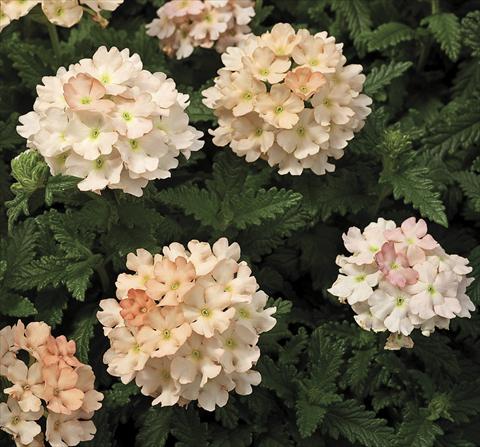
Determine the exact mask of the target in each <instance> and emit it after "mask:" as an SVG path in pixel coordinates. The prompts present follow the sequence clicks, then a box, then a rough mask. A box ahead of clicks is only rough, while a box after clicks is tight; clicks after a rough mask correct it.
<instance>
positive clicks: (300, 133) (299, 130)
mask: <svg viewBox="0 0 480 447" xmlns="http://www.w3.org/2000/svg"><path fill="white" fill-rule="evenodd" d="M297 134H298V136H300V137H303V136H304V135H305V127H303V126H300V127H299V128H298V129H297Z"/></svg>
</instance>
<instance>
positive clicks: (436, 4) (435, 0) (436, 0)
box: [431, 0, 440, 15]
mask: <svg viewBox="0 0 480 447" xmlns="http://www.w3.org/2000/svg"><path fill="white" fill-rule="evenodd" d="M431 5H432V15H434V14H438V13H439V12H440V0H431Z"/></svg>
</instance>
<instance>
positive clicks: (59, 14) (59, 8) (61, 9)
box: [55, 6, 63, 17]
mask: <svg viewBox="0 0 480 447" xmlns="http://www.w3.org/2000/svg"><path fill="white" fill-rule="evenodd" d="M62 14H63V8H62V7H61V6H59V7H58V8H57V9H56V10H55V15H56V16H57V17H60V16H61V15H62Z"/></svg>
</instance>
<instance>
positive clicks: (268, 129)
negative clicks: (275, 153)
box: [231, 113, 275, 161]
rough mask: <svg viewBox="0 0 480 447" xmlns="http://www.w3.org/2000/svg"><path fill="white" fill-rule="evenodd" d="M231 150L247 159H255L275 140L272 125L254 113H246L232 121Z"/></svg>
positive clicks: (266, 150)
mask: <svg viewBox="0 0 480 447" xmlns="http://www.w3.org/2000/svg"><path fill="white" fill-rule="evenodd" d="M232 128H233V132H234V133H233V138H234V141H232V143H231V147H232V150H233V151H234V152H235V153H236V154H237V155H240V156H245V157H246V160H247V161H255V160H258V158H259V157H260V156H261V155H262V154H265V153H266V152H268V150H269V149H270V148H271V147H272V145H273V143H274V141H275V133H274V132H273V127H272V126H270V124H268V123H266V122H265V121H264V120H263V119H261V118H260V117H259V116H258V115H257V114H256V113H250V114H247V115H245V116H243V117H241V118H238V119H236V120H234V121H233V122H232Z"/></svg>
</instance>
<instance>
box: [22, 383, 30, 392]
mask: <svg viewBox="0 0 480 447" xmlns="http://www.w3.org/2000/svg"><path fill="white" fill-rule="evenodd" d="M23 389H24V391H29V390H30V385H29V384H28V383H27V384H26V385H24V386H23Z"/></svg>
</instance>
